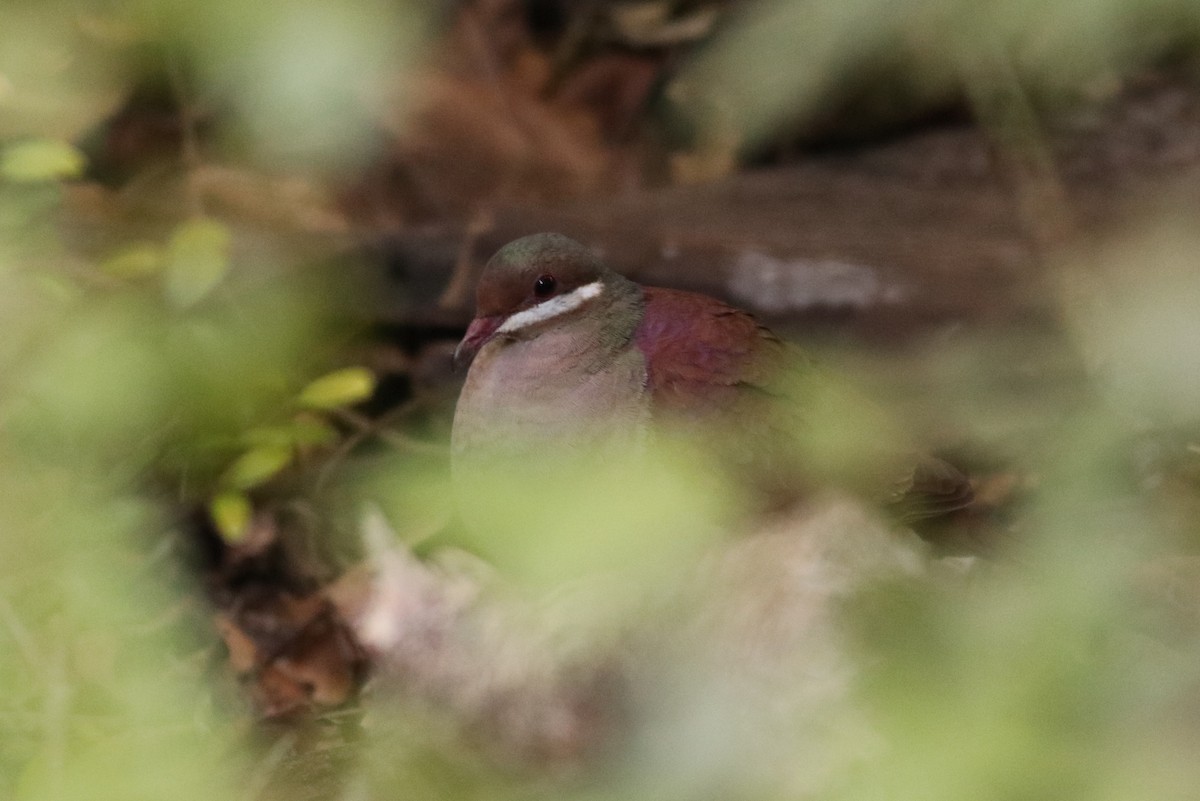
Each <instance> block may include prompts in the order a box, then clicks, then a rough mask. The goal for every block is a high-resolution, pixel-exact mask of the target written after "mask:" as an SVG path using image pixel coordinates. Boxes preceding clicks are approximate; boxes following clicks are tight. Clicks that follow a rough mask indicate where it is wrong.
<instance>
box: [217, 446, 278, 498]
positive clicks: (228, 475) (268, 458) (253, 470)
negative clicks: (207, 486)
mask: <svg viewBox="0 0 1200 801" xmlns="http://www.w3.org/2000/svg"><path fill="white" fill-rule="evenodd" d="M291 460H292V449H291V448H290V447H288V446H286V445H261V446H259V447H257V448H254V449H252V450H249V451H246V452H245V453H243V454H242V455H241V456H239V457H238V458H237V461H235V462H234V463H233V464H232V465H230V466H229V469H228V470H226V471H225V474H224V475H223V476H222V477H221V483H222V484H223V485H224V486H226V487H232V488H234V489H242V490H246V489H250V488H252V487H256V486H258V485H259V484H262V483H264V482H265V481H267V480H268V479H270V478H271V477H272V476H274V475H275V474H276V473H278V472H279V471H280V470H282V469H283V468H284V467H286V466H287V464H288V462H290V461H291Z"/></svg>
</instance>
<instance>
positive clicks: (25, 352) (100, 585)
mask: <svg viewBox="0 0 1200 801" xmlns="http://www.w3.org/2000/svg"><path fill="white" fill-rule="evenodd" d="M422 13H423V12H422V11H421V10H419V9H417V8H416V6H415V5H414V6H405V5H404V4H402V3H379V2H361V3H303V4H295V3H287V4H283V3H268V4H255V5H253V6H247V5H245V4H236V3H209V4H178V3H171V2H163V3H158V2H145V3H142V2H135V3H128V4H102V5H100V6H96V5H93V6H90V7H81V6H80V5H79V4H75V3H56V2H50V3H20V2H11V3H5V4H4V7H3V9H2V10H0V27H2V28H3V36H2V37H0V39H2V41H0V374H2V375H3V380H2V381H0V431H3V435H2V437H0V440H2V441H3V442H2V444H0V676H3V685H4V688H5V691H4V695H3V698H0V797H4V798H15V799H48V798H55V799H72V798H80V799H82V798H89V799H109V798H111V799H118V798H120V799H131V798H164V797H171V798H181V799H184V798H197V799H199V798H215V797H220V798H236V797H253V796H254V794H255V793H256V792H258V790H256V789H255V788H256V782H259V781H261V779H255V778H254V774H253V773H252V766H251V764H250V761H249V760H248V759H247V758H246V757H245V730H244V727H243V726H242V725H241V723H240V721H237V720H235V719H234V716H233V713H236V712H237V710H238V705H237V700H236V697H235V696H234V695H233V692H232V688H231V687H227V686H226V684H227V682H224V681H217V682H214V680H213V679H214V673H213V670H212V666H213V664H214V661H213V657H214V655H215V652H214V643H213V640H212V623H211V619H210V610H208V609H207V608H206V604H205V602H204V600H203V599H204V593H203V590H202V587H201V586H200V584H199V582H198V581H197V577H196V576H194V575H190V574H189V571H188V570H187V569H185V567H184V564H183V562H182V561H181V559H180V551H181V547H182V546H183V544H184V542H185V537H184V534H183V533H182V532H181V531H180V530H179V528H180V524H181V519H182V515H181V513H183V512H186V511H187V510H188V509H189V508H193V505H194V504H196V505H202V504H203V502H204V501H206V500H208V499H211V500H212V502H211V507H212V512H213V516H214V518H215V519H216V521H217V524H218V525H219V526H220V528H221V530H222V531H223V532H224V533H225V534H226V535H227V536H228V537H229V538H230V539H231V540H232V539H236V538H237V536H238V535H240V534H241V533H243V532H244V531H245V529H246V527H247V525H248V523H249V519H250V515H251V506H250V502H249V499H248V497H247V496H246V495H245V494H243V493H242V492H241V490H244V489H254V488H256V487H257V485H259V484H260V483H261V482H262V481H263V480H264V479H266V478H267V477H269V475H270V474H272V473H274V472H275V471H277V470H278V469H282V468H283V467H285V466H286V465H287V464H289V463H290V462H291V461H292V460H293V459H294V458H295V454H296V453H297V452H298V451H299V450H302V449H306V448H312V447H314V446H316V445H319V444H321V443H327V442H328V441H329V439H330V437H331V436H333V432H332V430H331V429H330V427H329V424H328V422H327V421H326V420H324V419H323V418H320V417H319V416H314V414H312V413H308V412H303V411H302V410H300V409H299V408H298V402H297V398H298V397H299V394H300V392H301V390H303V389H304V387H305V386H306V385H307V384H308V383H309V382H311V381H313V380H314V379H315V378H316V377H318V376H319V375H320V374H321V373H322V372H323V371H325V370H328V369H329V368H330V366H331V365H334V364H336V357H337V354H336V352H335V351H334V350H332V349H331V348H330V347H329V345H328V344H327V343H328V342H329V340H330V337H331V336H333V334H334V332H335V331H336V330H337V328H336V327H335V325H334V324H333V322H332V320H331V316H330V309H329V308H327V307H323V306H321V305H319V304H318V303H317V300H318V299H320V298H327V297H329V295H328V293H323V292H321V291H320V286H321V285H320V283H319V281H318V282H316V283H314V282H313V281H311V280H308V279H300V278H297V280H294V281H290V280H289V281H274V280H269V279H270V277H271V276H277V275H279V274H280V272H281V271H282V270H285V269H287V270H291V269H293V268H294V265H284V264H281V263H280V262H281V260H282V257H281V256H280V255H279V252H280V251H279V250H271V249H270V248H266V249H263V248H260V247H258V244H259V243H261V241H262V240H261V239H258V238H256V237H257V236H258V234H256V233H255V232H254V231H252V230H249V229H248V227H247V226H245V225H242V224H241V221H240V220H237V219H230V218H222V217H220V216H219V215H218V214H215V213H211V210H207V211H209V212H210V213H206V206H208V205H209V200H208V198H207V197H205V195H204V191H205V190H204V187H200V186H198V185H193V184H192V183H190V181H189V180H188V179H187V178H186V177H185V179H184V180H183V181H182V182H178V181H177V182H175V183H174V184H172V183H171V182H170V180H167V181H166V182H164V183H163V184H162V185H154V186H153V188H151V189H147V188H146V187H145V185H142V186H139V187H136V188H135V189H133V190H132V191H131V192H128V193H126V194H125V195H123V196H118V195H116V194H103V193H89V191H88V190H89V188H87V187H82V186H78V185H67V184H60V183H56V180H57V179H70V178H76V177H78V176H80V175H81V174H83V173H84V171H85V170H86V168H87V165H86V164H85V162H84V157H83V156H82V155H81V153H80V151H79V150H77V149H76V147H75V146H73V145H71V144H68V143H69V142H80V141H81V140H82V138H83V134H85V133H86V132H88V131H91V130H95V129H97V128H98V127H99V126H100V125H101V124H102V123H103V122H104V120H105V117H106V116H107V115H108V114H110V113H111V112H112V111H114V110H115V109H116V107H117V105H118V104H119V103H120V102H121V101H122V100H123V96H124V93H125V92H127V91H128V89H129V85H130V82H131V81H133V80H135V79H136V78H137V77H138V76H139V74H140V73H141V71H142V70H145V69H158V68H161V66H162V65H163V64H165V65H166V72H167V74H168V78H169V81H170V83H171V84H172V91H173V92H174V93H175V95H176V98H175V99H176V101H177V102H178V104H179V106H180V107H182V108H184V109H185V116H188V115H189V114H191V115H192V116H194V115H195V114H198V113H207V111H208V109H209V107H208V104H209V103H211V102H215V101H216V99H217V98H220V102H222V103H232V104H234V105H235V106H236V107H237V111H238V114H240V115H241V119H242V120H243V122H244V126H243V130H241V131H240V132H239V133H238V134H237V137H236V141H234V139H233V138H230V139H228V140H226V141H225V142H224V143H222V145H221V148H220V149H221V151H222V154H221V156H220V158H230V159H233V158H237V159H240V163H241V164H242V165H243V166H245V165H246V164H248V163H250V161H251V160H253V159H259V158H261V160H263V161H266V160H278V159H279V158H281V157H284V158H288V159H296V158H299V159H303V160H306V162H307V163H308V164H310V165H312V166H314V167H315V166H319V165H320V164H322V163H328V162H329V161H330V160H346V159H349V160H353V159H355V158H357V157H358V156H357V154H359V153H361V152H363V148H364V147H365V146H366V144H367V142H366V141H365V139H364V137H365V136H367V135H368V134H369V131H368V130H367V126H368V122H367V121H368V117H369V115H368V114H367V113H365V112H364V111H361V109H365V108H369V106H370V104H369V102H366V103H364V102H362V101H364V100H365V101H369V99H370V98H371V97H373V96H377V95H378V94H379V93H380V92H381V91H382V90H383V88H384V84H383V83H382V82H383V81H384V79H385V78H386V77H388V73H387V69H388V68H389V67H390V66H394V65H396V64H400V63H403V62H405V61H406V60H407V59H408V58H410V57H411V56H412V54H413V49H414V46H415V44H416V36H417V34H418V33H419V31H420V30H421V23H420V16H421V14H422ZM156 65H157V66H156ZM352 99H353V102H351V100H352ZM339 109H340V111H339ZM351 109H359V110H360V111H359V112H358V113H357V114H356V115H351V114H350V113H349V110H351ZM195 135H196V131H195V130H184V131H183V137H184V140H185V143H186V144H187V146H189V147H191V151H190V153H189V155H188V157H189V158H191V159H192V162H191V163H186V164H185V167H186V169H188V170H195V169H197V168H199V167H200V166H202V165H201V164H200V163H198V161H197V160H198V159H207V158H212V157H213V156H214V154H215V153H216V149H215V148H214V149H207V150H205V152H204V153H200V152H198V151H197V149H196V148H195V142H194V138H195ZM185 161H186V159H185ZM151 183H153V182H151ZM163 187H165V189H164V188H163ZM156 193H157V194H156ZM180 198H182V201H181V200H180ZM127 201H130V202H129V203H128V205H127V204H126V202H127ZM139 201H140V202H142V203H144V206H143V209H144V210H145V212H144V213H143V214H140V215H139V214H138V213H136V212H135V213H132V214H130V213H128V211H129V209H130V208H136V206H137V202H139ZM98 221H99V222H98ZM273 260H274V261H273ZM354 377H355V378H356V379H357V380H356V381H355V382H354V386H353V387H352V388H351V390H352V391H351V390H346V389H345V388H343V391H342V392H341V393H340V394H338V396H337V397H331V396H330V394H329V392H328V391H326V392H324V393H318V394H319V395H320V397H319V398H317V400H318V401H321V402H320V403H315V404H314V403H311V402H310V403H307V405H310V406H312V405H316V406H318V407H319V408H321V409H332V408H334V407H336V406H339V405H340V404H342V403H350V402H354V401H356V400H358V399H360V398H361V397H362V394H363V393H364V392H369V390H370V386H369V382H366V381H364V379H363V378H362V376H361V375H359V374H357V373H355V375H354ZM335 383H336V382H335ZM310 400H311V399H310ZM264 453H267V455H268V456H269V457H270V458H266V457H264V456H263V454H264ZM239 454H241V455H240V456H239ZM223 475H226V476H229V479H228V483H229V485H230V488H229V489H225V490H223V489H222V488H221V486H222V485H221V483H220V479H221V477H222V476H223ZM164 488H167V489H168V492H165V493H164V492H163V489H164ZM183 550H186V548H183ZM217 662H219V659H218V660H217ZM218 675H219V674H218Z"/></svg>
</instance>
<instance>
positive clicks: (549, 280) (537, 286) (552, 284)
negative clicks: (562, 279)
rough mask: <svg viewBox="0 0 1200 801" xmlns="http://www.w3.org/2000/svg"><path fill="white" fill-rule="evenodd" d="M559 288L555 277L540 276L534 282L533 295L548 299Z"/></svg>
mask: <svg viewBox="0 0 1200 801" xmlns="http://www.w3.org/2000/svg"><path fill="white" fill-rule="evenodd" d="M557 287H558V281H556V280H555V279H554V276H553V275H539V276H538V277H537V280H536V281H534V282H533V294H534V295H536V296H538V297H539V298H548V297H550V295H552V294H553V293H554V290H555V289H556V288H557Z"/></svg>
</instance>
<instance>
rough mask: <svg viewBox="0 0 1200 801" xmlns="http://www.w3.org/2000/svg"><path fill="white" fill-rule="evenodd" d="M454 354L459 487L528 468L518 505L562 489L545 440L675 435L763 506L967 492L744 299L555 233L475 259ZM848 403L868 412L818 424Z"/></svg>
mask: <svg viewBox="0 0 1200 801" xmlns="http://www.w3.org/2000/svg"><path fill="white" fill-rule="evenodd" d="M454 360H455V362H456V364H458V365H460V366H463V365H466V366H468V367H467V374H466V378H465V381H464V383H463V387H462V390H461V393H460V396H459V399H458V402H457V406H456V409H455V415H454V421H453V425H452V430H451V468H452V471H451V472H452V474H453V477H454V483H455V485H456V491H457V494H458V495H459V496H460V497H463V496H466V497H470V496H472V495H474V494H475V493H476V492H477V488H478V487H479V486H480V482H481V481H486V479H485V478H481V477H483V476H486V475H487V474H488V473H489V472H490V473H492V474H495V473H497V472H503V473H505V474H507V475H513V474H514V473H515V474H519V475H522V476H523V475H526V474H528V475H529V477H530V484H532V486H530V487H528V491H529V498H528V501H527V503H528V505H530V506H533V505H536V504H537V503H538V502H539V500H538V498H539V494H540V495H541V497H542V498H556V499H557V498H561V497H562V496H563V493H564V492H566V490H565V488H564V487H562V486H561V485H562V483H563V481H562V480H561V479H559V478H558V476H557V474H556V468H555V467H553V466H549V467H547V465H550V464H551V462H550V461H549V460H548V454H550V453H554V454H559V455H568V456H570V457H571V458H574V459H579V460H582V461H585V462H603V461H605V460H611V459H614V458H620V457H621V455H623V454H628V453H631V452H638V451H639V450H641V449H644V448H646V447H647V443H652V442H655V441H657V440H659V439H662V438H663V437H664V436H668V437H673V436H676V435H682V436H688V437H690V438H691V439H692V440H693V441H695V442H698V443H700V444H701V449H702V451H703V452H704V453H705V458H706V459H709V460H711V461H712V462H713V464H714V470H719V471H720V472H721V473H722V474H724V475H736V476H738V477H739V478H738V479H737V480H738V481H740V482H744V484H745V485H746V486H748V487H750V488H751V490H752V491H755V492H757V493H758V494H759V495H760V496H762V497H764V498H770V499H771V500H770V501H769V503H767V504H766V505H772V504H775V503H777V502H778V498H780V497H784V498H787V497H788V496H794V497H795V498H796V499H797V500H800V499H802V498H804V497H806V496H807V495H808V494H810V493H811V492H812V491H813V489H814V487H820V485H822V484H824V483H828V484H830V485H832V486H834V487H836V488H840V489H847V490H848V491H850V492H853V493H855V494H858V495H860V496H867V497H868V500H870V501H871V502H877V503H878V504H879V505H880V506H881V507H882V508H884V509H886V510H888V511H889V512H891V513H892V514H893V516H894V517H895V518H896V519H897V520H899V521H901V522H905V523H909V524H912V523H915V522H917V521H922V520H926V519H931V518H936V517H939V516H941V515H945V514H948V513H950V512H953V511H956V510H959V509H962V508H965V507H966V506H968V505H970V503H971V502H972V498H973V493H972V490H971V484H970V482H969V480H968V479H967V478H966V477H965V476H964V475H963V474H962V473H961V472H959V471H958V470H957V469H955V468H954V467H952V466H951V465H949V464H948V463H946V462H944V461H942V460H941V459H938V458H935V457H933V456H931V455H928V454H926V453H924V452H922V451H920V449H919V448H916V447H915V446H910V444H909V443H907V442H906V441H905V440H906V437H905V435H904V433H903V431H902V430H901V429H900V427H899V426H896V425H892V424H891V423H889V422H886V421H887V415H886V414H884V413H882V412H881V411H880V410H878V409H876V408H874V407H872V406H871V404H869V403H866V402H863V401H862V400H861V398H860V396H858V395H857V394H855V393H854V392H853V391H847V390H846V388H845V387H843V385H842V383H841V382H839V381H836V380H830V379H829V378H828V376H829V374H828V372H827V371H826V370H825V369H823V367H822V366H820V365H817V364H816V363H815V362H814V360H813V359H812V358H810V357H809V356H807V355H806V354H805V353H804V352H803V351H802V350H801V349H800V348H799V347H798V346H796V345H794V344H792V343H789V342H785V341H784V340H783V339H781V338H780V337H778V336H776V335H775V334H774V333H773V332H772V331H771V330H770V329H768V328H767V327H766V326H764V325H763V324H761V323H760V322H759V321H758V320H757V319H756V318H755V317H754V316H753V315H752V314H750V313H749V312H747V311H744V310H742V309H738V308H736V307H734V306H731V305H728V304H726V303H724V302H722V301H720V300H717V299H716V298H713V297H710V296H708V295H704V294H699V293H695V292H688V291H683V290H678V289H669V288H662V287H651V286H643V285H640V284H638V283H636V282H634V281H632V280H630V279H628V278H626V277H625V276H623V275H621V274H620V273H618V272H616V271H615V270H613V269H611V268H610V267H608V266H607V265H606V264H605V263H604V261H603V260H602V259H601V258H600V257H599V256H598V255H597V254H596V253H595V252H594V251H592V250H590V249H589V248H587V247H585V246H584V245H582V244H581V243H579V242H577V241H575V240H573V239H570V238H568V237H566V236H564V235H562V234H557V233H539V234H533V235H530V236H525V237H522V238H520V239H517V240H515V241H513V242H510V243H509V244H507V245H505V246H504V247H502V248H501V249H500V250H499V251H497V252H496V254H495V255H494V256H493V257H492V258H491V259H490V260H489V261H488V262H487V264H486V265H485V266H484V268H483V270H482V272H481V274H480V277H479V280H478V283H477V286H476V309H475V316H474V319H473V320H472V321H471V323H470V325H469V326H468V328H467V331H466V333H465V335H464V336H463V338H462V340H461V342H460V343H459V345H458V347H457V349H456V351H455V353H454ZM818 407H819V408H818ZM854 409H857V410H860V411H861V410H863V409H868V410H870V411H868V412H867V413H866V414H857V413H856V416H855V417H854V419H853V420H852V421H851V422H850V423H849V424H848V425H846V426H844V427H841V428H838V427H837V426H834V428H838V430H837V431H834V432H832V433H831V432H830V431H828V430H826V429H828V428H830V427H829V426H828V425H826V424H825V423H824V422H823V421H827V420H828V419H830V417H831V415H832V416H833V417H834V418H836V417H837V415H838V414H839V413H840V412H842V411H843V410H844V411H846V412H847V413H850V412H851V411H852V410H854ZM864 421H869V422H867V423H864ZM880 421H885V422H882V423H880ZM664 432H665V434H664ZM897 432H899V433H897ZM539 470H541V472H540V473H539V472H538V471H539ZM517 483H520V482H519V481H518V482H517ZM522 503H526V501H525V500H523V501H522Z"/></svg>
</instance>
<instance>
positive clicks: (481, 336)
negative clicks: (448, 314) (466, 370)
mask: <svg viewBox="0 0 1200 801" xmlns="http://www.w3.org/2000/svg"><path fill="white" fill-rule="evenodd" d="M503 322H504V318H503V317H501V316H499V315H495V316H492V317H476V318H475V319H474V320H472V321H471V324H470V325H469V326H467V333H466V334H464V335H463V338H462V342H459V343H458V347H457V348H455V349H454V367H455V368H456V369H462V368H463V367H466V366H467V365H468V364H470V363H471V360H472V359H474V358H475V354H476V353H478V352H479V349H480V348H482V347H483V346H484V345H485V344H487V341H488V340H489V339H491V338H492V335H493V334H495V333H496V329H497V328H499V327H500V325H501V323H503Z"/></svg>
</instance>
